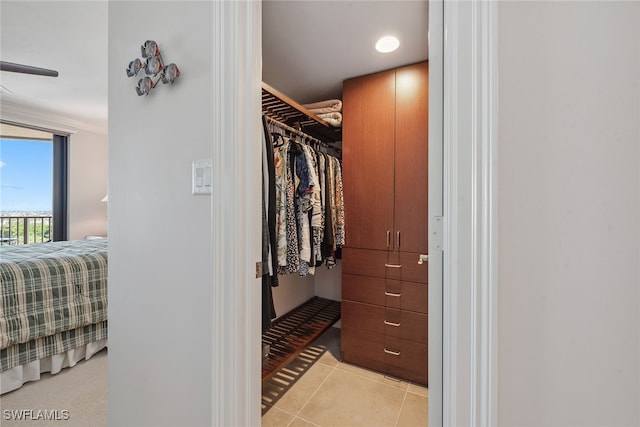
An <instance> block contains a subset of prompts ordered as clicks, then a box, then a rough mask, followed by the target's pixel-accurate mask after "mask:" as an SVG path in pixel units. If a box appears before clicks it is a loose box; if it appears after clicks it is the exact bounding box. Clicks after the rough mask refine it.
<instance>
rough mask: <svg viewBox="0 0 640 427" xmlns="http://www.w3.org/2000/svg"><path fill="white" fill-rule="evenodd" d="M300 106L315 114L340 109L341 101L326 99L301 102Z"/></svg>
mask: <svg viewBox="0 0 640 427" xmlns="http://www.w3.org/2000/svg"><path fill="white" fill-rule="evenodd" d="M302 106H303V107H304V108H306V109H307V110H309V111H311V112H312V113H315V114H320V113H332V112H340V111H342V101H340V100H339V99H327V100H326V101H319V102H314V103H311V104H302Z"/></svg>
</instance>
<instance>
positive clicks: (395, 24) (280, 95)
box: [259, 1, 429, 426]
mask: <svg viewBox="0 0 640 427" xmlns="http://www.w3.org/2000/svg"><path fill="white" fill-rule="evenodd" d="M262 9H263V23H262V25H263V40H262V43H263V49H262V55H263V78H262V80H263V83H262V112H261V113H262V123H263V130H264V134H263V144H262V147H263V214H262V217H263V251H262V253H263V259H262V261H263V262H262V268H261V269H260V270H261V271H260V272H259V273H260V274H261V276H262V279H263V280H262V296H263V303H262V307H263V313H262V319H263V324H262V325H263V335H262V350H263V354H262V359H263V364H262V366H263V369H262V381H263V395H262V415H263V416H262V423H263V426H268V425H320V426H332V425H385V426H386V425H389V426H396V425H397V426H400V425H426V423H427V413H428V370H427V368H428V360H427V349H428V337H427V326H428V322H427V301H428V283H427V282H428V280H427V276H428V274H427V268H428V252H427V236H428V230H427V223H428V216H427V208H428V206H427V184H428V167H427V164H428V138H427V134H428V93H429V64H428V2H426V1H425V2H418V1H406V2H404V1H400V2H398V1H383V2H380V1H372V2H366V1H365V2H362V1H341V2H320V1H311V2H302V1H294V2H287V1H265V2H263V7H262ZM389 35H393V36H396V37H397V38H398V40H399V42H400V46H399V47H398V48H397V49H396V51H392V52H389V53H382V52H381V51H376V50H375V49H374V45H375V44H376V40H377V39H378V38H381V37H382V36H389ZM382 50H384V49H382Z"/></svg>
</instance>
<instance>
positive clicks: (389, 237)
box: [387, 230, 391, 247]
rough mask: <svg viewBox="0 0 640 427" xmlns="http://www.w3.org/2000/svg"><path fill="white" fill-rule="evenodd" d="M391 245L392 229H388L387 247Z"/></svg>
mask: <svg viewBox="0 0 640 427" xmlns="http://www.w3.org/2000/svg"><path fill="white" fill-rule="evenodd" d="M389 246H391V230H387V247H389Z"/></svg>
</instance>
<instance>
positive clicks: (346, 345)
mask: <svg viewBox="0 0 640 427" xmlns="http://www.w3.org/2000/svg"><path fill="white" fill-rule="evenodd" d="M341 350H342V354H343V359H344V360H345V361H346V362H349V363H354V364H356V365H360V366H365V367H368V368H371V369H375V370H377V371H380V372H384V373H388V374H391V375H394V376H398V377H400V378H404V379H408V380H410V381H415V382H418V383H421V384H425V385H426V384H427V370H428V369H427V368H428V366H427V345H426V344H420V343H415V342H412V341H407V340H402V339H400V338H393V337H385V336H384V335H382V334H377V333H375V332H369V331H362V330H358V329H353V328H349V327H345V326H344V324H343V326H342V329H341Z"/></svg>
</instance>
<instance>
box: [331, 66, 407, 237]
mask: <svg viewBox="0 0 640 427" xmlns="http://www.w3.org/2000/svg"><path fill="white" fill-rule="evenodd" d="M394 77H395V73H394V72H393V71H391V72H382V73H377V74H372V75H369V76H366V77H360V78H356V79H350V80H346V81H345V82H344V85H343V97H342V101H343V104H342V106H343V108H342V113H343V117H344V120H343V123H344V124H343V128H342V139H343V141H344V143H343V151H342V182H343V191H344V204H345V235H346V242H345V246H348V247H354V248H369V249H387V243H388V242H390V236H388V235H387V231H389V234H390V233H391V232H392V228H393V172H394V171H393V155H394V154H393V140H394V116H395V111H394V102H395V101H394V94H395V78H394Z"/></svg>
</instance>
